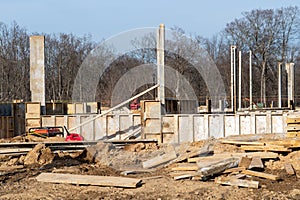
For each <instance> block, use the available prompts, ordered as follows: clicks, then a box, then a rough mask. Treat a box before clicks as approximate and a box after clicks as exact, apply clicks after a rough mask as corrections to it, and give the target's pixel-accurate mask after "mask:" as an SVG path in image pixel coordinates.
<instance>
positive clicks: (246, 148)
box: [240, 145, 292, 152]
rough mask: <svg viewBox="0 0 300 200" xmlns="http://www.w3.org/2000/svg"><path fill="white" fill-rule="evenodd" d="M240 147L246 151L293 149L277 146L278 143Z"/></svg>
mask: <svg viewBox="0 0 300 200" xmlns="http://www.w3.org/2000/svg"><path fill="white" fill-rule="evenodd" d="M240 148H241V149H242V150H245V151H275V152H291V151H292V150H291V149H288V148H286V147H284V146H277V145H268V146H246V145H242V146H241V147H240Z"/></svg>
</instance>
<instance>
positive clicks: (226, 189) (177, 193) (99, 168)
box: [0, 139, 300, 200]
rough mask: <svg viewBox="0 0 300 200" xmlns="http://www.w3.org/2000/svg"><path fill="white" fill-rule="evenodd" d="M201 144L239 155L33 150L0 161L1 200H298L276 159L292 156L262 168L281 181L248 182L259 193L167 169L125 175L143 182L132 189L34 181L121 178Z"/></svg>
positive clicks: (141, 149)
mask: <svg viewBox="0 0 300 200" xmlns="http://www.w3.org/2000/svg"><path fill="white" fill-rule="evenodd" d="M204 145H206V146H209V148H212V149H213V150H214V151H217V152H219V153H220V152H240V151H241V150H240V149H239V148H237V147H236V146H234V145H224V144H221V143H220V142H219V141H218V140H214V139H209V140H206V141H199V142H196V143H191V144H190V143H186V144H181V145H154V144H143V143H138V144H134V145H129V146H125V147H124V148H122V149H120V148H115V147H114V146H113V145H111V144H104V143H99V144H97V145H95V146H91V147H89V148H87V150H84V151H83V152H78V153H58V154H54V153H51V152H49V149H48V148H46V147H45V146H43V145H37V146H38V147H37V146H36V147H35V148H34V149H33V150H32V151H30V152H29V153H28V154H27V156H2V157H0V169H1V167H4V166H5V167H8V168H9V167H11V168H12V170H8V171H0V199H72V200H73V199H80V200H81V199H122V200H124V199H156V200H157V199H178V200H179V199H212V200H215V199H237V200H241V199H300V181H299V180H300V179H299V178H297V176H296V175H288V174H287V173H286V171H285V170H284V168H282V164H281V160H282V161H284V159H288V158H289V159H293V158H294V157H297V153H294V152H293V155H290V156H289V155H282V156H281V157H280V159H278V160H273V161H268V162H267V163H265V166H266V167H265V171H264V172H266V173H271V174H277V175H280V176H281V177H282V180H280V181H273V180H268V179H263V178H256V177H253V178H252V180H257V181H259V182H260V187H259V188H258V189H249V188H241V187H235V186H223V185H219V184H216V183H215V182H214V180H213V177H212V179H209V180H207V181H199V180H198V181H194V180H187V179H184V180H174V179H173V177H172V176H171V175H170V172H171V170H170V168H171V167H172V165H169V166H164V167H159V168H155V169H152V170H148V171H141V172H140V173H137V174H132V175H127V176H126V177H133V178H138V179H142V185H141V186H139V187H137V188H134V189H124V188H117V187H100V186H90V185H72V184H54V183H43V182H38V181H37V180H36V176H38V175H39V174H40V173H42V172H53V173H69V174H82V175H101V176H124V175H121V172H122V171H124V170H142V165H141V163H142V162H143V161H145V160H147V159H149V158H153V157H154V156H157V155H161V154H162V153H164V152H168V151H170V150H172V149H175V150H176V151H177V152H179V153H184V152H186V151H187V150H193V149H197V148H198V149H199V148H201V147H203V146H204ZM288 156H289V157H288ZM16 166H19V167H16Z"/></svg>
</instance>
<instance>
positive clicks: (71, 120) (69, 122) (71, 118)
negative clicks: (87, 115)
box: [66, 116, 80, 129]
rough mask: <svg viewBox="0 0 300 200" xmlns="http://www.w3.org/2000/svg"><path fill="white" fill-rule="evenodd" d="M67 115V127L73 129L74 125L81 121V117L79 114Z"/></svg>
mask: <svg viewBox="0 0 300 200" xmlns="http://www.w3.org/2000/svg"><path fill="white" fill-rule="evenodd" d="M66 117H67V128H68V129H71V128H73V127H76V126H77V125H78V124H79V123H80V122H79V120H80V119H79V117H78V116H66Z"/></svg>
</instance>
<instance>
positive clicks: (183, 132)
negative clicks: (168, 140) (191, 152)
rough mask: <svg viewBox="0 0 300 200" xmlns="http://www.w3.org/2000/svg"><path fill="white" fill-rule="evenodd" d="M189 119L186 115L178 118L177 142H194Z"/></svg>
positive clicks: (191, 124) (191, 123)
mask: <svg viewBox="0 0 300 200" xmlns="http://www.w3.org/2000/svg"><path fill="white" fill-rule="evenodd" d="M190 119H191V118H190V117H189V116H187V115H184V116H179V118H178V124H179V125H178V127H179V128H178V134H179V142H188V141H193V140H194V135H193V122H192V121H191V120H190Z"/></svg>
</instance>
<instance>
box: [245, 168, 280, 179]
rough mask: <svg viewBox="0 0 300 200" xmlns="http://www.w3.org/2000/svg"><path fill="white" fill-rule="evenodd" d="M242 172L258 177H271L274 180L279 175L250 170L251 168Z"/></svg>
mask: <svg viewBox="0 0 300 200" xmlns="http://www.w3.org/2000/svg"><path fill="white" fill-rule="evenodd" d="M242 173H243V174H247V175H250V176H256V177H260V178H266V179H271V180H274V181H277V180H280V177H279V176H277V175H273V174H267V173H263V172H256V171H252V170H244V171H242Z"/></svg>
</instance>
